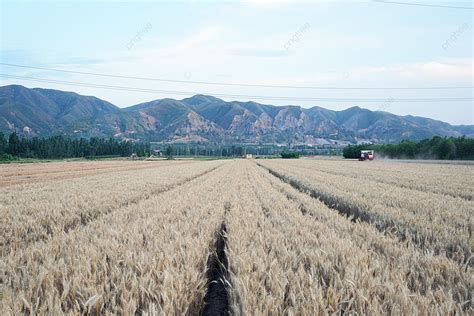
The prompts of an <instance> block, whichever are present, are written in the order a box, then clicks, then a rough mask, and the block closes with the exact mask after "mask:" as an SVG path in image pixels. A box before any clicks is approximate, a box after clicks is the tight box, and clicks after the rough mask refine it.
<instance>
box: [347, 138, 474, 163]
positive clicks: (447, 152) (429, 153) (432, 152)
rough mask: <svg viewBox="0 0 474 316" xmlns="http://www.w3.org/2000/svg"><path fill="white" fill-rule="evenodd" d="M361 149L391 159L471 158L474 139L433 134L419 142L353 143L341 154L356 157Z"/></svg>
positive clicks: (473, 150) (473, 156)
mask: <svg viewBox="0 0 474 316" xmlns="http://www.w3.org/2000/svg"><path fill="white" fill-rule="evenodd" d="M361 150H374V151H375V155H376V156H383V157H387V158H391V159H440V160H473V159H474V139H473V138H467V137H440V136H434V137H433V138H431V139H424V140H421V141H419V142H414V141H409V140H404V141H402V142H400V143H398V144H380V145H353V146H347V147H346V148H345V149H344V151H343V156H344V158H354V159H357V158H359V157H360V151H361Z"/></svg>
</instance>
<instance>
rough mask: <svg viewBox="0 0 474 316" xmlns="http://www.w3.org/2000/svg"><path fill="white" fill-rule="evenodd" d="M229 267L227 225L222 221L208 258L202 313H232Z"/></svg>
mask: <svg viewBox="0 0 474 316" xmlns="http://www.w3.org/2000/svg"><path fill="white" fill-rule="evenodd" d="M228 269H229V260H228V258H227V227H226V224H225V222H222V223H221V225H220V227H219V229H218V231H217V232H216V236H215V240H214V245H213V249H212V253H211V254H210V255H209V257H208V260H207V273H206V278H207V291H206V295H205V296H204V302H203V304H202V305H203V309H202V312H201V314H202V315H209V316H211V315H228V314H230V304H229V293H228V284H229V282H230V277H229V272H228Z"/></svg>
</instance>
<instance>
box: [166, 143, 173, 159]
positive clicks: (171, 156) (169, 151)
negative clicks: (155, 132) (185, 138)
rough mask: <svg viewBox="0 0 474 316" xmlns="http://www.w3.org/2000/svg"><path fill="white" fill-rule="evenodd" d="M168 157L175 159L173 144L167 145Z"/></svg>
mask: <svg viewBox="0 0 474 316" xmlns="http://www.w3.org/2000/svg"><path fill="white" fill-rule="evenodd" d="M165 154H166V158H168V159H173V148H172V147H171V146H168V147H166V151H165Z"/></svg>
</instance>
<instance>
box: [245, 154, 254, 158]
mask: <svg viewBox="0 0 474 316" xmlns="http://www.w3.org/2000/svg"><path fill="white" fill-rule="evenodd" d="M244 158H245V159H252V158H253V156H252V154H245V155H244Z"/></svg>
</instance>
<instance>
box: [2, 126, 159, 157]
mask: <svg viewBox="0 0 474 316" xmlns="http://www.w3.org/2000/svg"><path fill="white" fill-rule="evenodd" d="M150 152H151V150H150V144H148V143H134V142H130V141H121V140H117V139H114V138H98V137H92V138H90V139H85V138H79V139H74V138H67V137H64V136H61V135H58V136H51V137H46V138H39V137H33V138H20V137H19V136H18V135H17V134H16V133H11V134H10V135H9V136H8V137H6V136H5V134H3V133H1V132H0V159H3V160H13V159H15V158H17V157H21V158H39V159H58V158H79V157H86V158H87V157H97V156H122V157H126V156H130V155H132V154H133V153H135V154H137V156H149V155H150Z"/></svg>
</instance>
